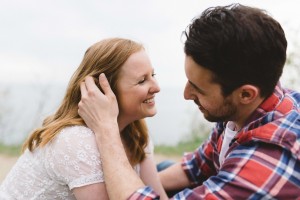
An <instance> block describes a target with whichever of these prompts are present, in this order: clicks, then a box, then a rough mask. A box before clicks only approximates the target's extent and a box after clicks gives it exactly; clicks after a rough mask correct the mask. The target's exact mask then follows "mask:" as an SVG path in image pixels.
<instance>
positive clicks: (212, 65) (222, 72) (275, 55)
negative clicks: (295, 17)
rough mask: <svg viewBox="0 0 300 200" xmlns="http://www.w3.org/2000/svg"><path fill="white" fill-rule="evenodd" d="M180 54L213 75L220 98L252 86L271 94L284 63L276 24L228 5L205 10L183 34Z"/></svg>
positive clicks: (282, 40) (284, 43)
mask: <svg viewBox="0 0 300 200" xmlns="http://www.w3.org/2000/svg"><path fill="white" fill-rule="evenodd" d="M184 33H185V35H186V41H185V45H184V51H185V54H186V55H187V56H191V57H192V58H193V60H194V61H195V62H196V63H197V64H199V65H200V66H202V67H204V68H206V69H208V70H210V71H212V72H213V81H214V82H216V83H218V84H220V85H221V88H222V92H223V95H224V96H227V95H229V94H231V93H232V92H233V91H234V90H235V89H237V88H238V87H240V86H242V85H244V84H252V85H255V86H257V87H258V88H260V92H261V96H262V97H267V96H269V95H271V94H272V92H273V91H274V88H275V86H276V84H277V82H278V80H279V78H280V76H281V74H282V70H283V66H284V64H285V61H286V48H287V41H286V38H285V34H284V31H283V29H282V27H281V26H280V24H279V23H278V22H277V21H276V20H274V19H273V18H272V17H271V16H269V15H268V14H267V13H266V12H265V11H264V10H260V9H258V8H252V7H248V6H243V5H240V4H232V5H229V6H224V7H221V6H219V7H212V8H208V9H206V10H205V11H204V12H203V13H202V14H201V15H200V16H199V17H197V18H195V19H194V20H193V21H192V24H191V25H190V26H189V27H188V29H187V31H185V32H184Z"/></svg>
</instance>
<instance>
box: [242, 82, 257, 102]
mask: <svg viewBox="0 0 300 200" xmlns="http://www.w3.org/2000/svg"><path fill="white" fill-rule="evenodd" d="M259 92H260V90H259V88H258V87H256V86H253V85H243V86H241V87H240V88H239V89H238V94H239V101H240V103H242V104H249V103H251V102H253V101H255V100H256V99H257V98H258V97H259Z"/></svg>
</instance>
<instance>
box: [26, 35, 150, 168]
mask: <svg viewBox="0 0 300 200" xmlns="http://www.w3.org/2000/svg"><path fill="white" fill-rule="evenodd" d="M143 49H144V47H143V46H142V45H141V44H139V43H137V42H134V41H132V40H128V39H123V38H110V39H105V40H102V41H100V42H98V43H96V44H94V45H92V46H91V47H90V48H88V49H87V51H86V52H85V55H84V57H83V60H82V62H81V64H80V66H79V67H78V69H77V70H76V71H75V73H74V74H73V76H72V78H71V80H70V82H69V84H68V87H67V90H66V94H65V96H64V99H63V101H62V103H61V105H60V107H59V108H58V110H57V111H56V112H55V113H54V114H53V115H51V116H48V117H47V118H46V119H45V120H44V121H43V124H42V126H41V127H40V128H37V129H36V130H34V131H33V132H32V134H31V135H30V136H29V138H28V139H27V140H26V141H25V143H24V145H23V148H22V151H23V152H24V151H25V150H26V149H29V150H30V151H33V150H34V149H36V148H37V147H44V146H45V145H46V144H47V143H48V142H50V141H51V140H52V139H53V138H54V137H55V136H56V135H57V134H58V133H59V132H60V131H61V130H62V129H63V128H65V127H67V126H72V125H85V123H84V121H83V119H82V118H81V117H80V116H79V115H78V103H79V101H80V99H81V92H80V83H81V82H82V81H84V79H85V77H86V76H92V77H94V79H95V82H96V83H98V77H99V75H100V74H101V73H105V75H106V77H107V78H108V80H109V82H110V85H111V88H112V90H113V91H114V93H115V94H116V97H117V98H118V94H117V93H116V92H117V90H116V89H117V88H116V87H117V81H118V75H119V72H120V69H121V67H122V65H123V64H124V63H125V61H126V60H127V59H128V58H129V56H130V55H132V54H133V53H136V52H138V51H140V50H143ZM98 87H99V84H98ZM121 137H122V140H123V141H124V143H125V148H126V151H127V152H130V157H129V160H130V163H131V164H132V165H134V164H137V163H139V162H141V161H142V160H143V159H144V158H145V152H144V149H145V147H146V145H147V144H148V129H147V126H146V123H145V121H144V120H143V119H140V120H137V121H134V122H132V123H131V124H129V125H128V126H127V127H125V128H124V130H123V131H122V133H121Z"/></svg>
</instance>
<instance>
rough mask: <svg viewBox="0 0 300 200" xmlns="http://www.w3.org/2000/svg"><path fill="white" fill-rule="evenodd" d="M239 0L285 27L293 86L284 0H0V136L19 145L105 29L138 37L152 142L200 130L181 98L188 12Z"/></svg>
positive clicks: (288, 82)
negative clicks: (154, 84) (147, 70)
mask: <svg viewBox="0 0 300 200" xmlns="http://www.w3.org/2000/svg"><path fill="white" fill-rule="evenodd" d="M234 2H239V3H241V4H244V5H250V6H256V7H259V8H263V9H265V10H267V11H268V12H269V13H270V14H271V15H272V16H273V17H274V18H275V19H277V20H278V21H279V22H280V23H281V25H282V27H283V28H284V30H285V32H286V36H287V39H288V42H289V45H288V62H287V65H286V68H285V72H284V76H283V81H282V84H283V85H284V86H288V87H290V88H293V89H298V90H299V89H300V81H299V78H298V76H299V74H300V69H299V65H300V63H299V54H300V53H299V52H300V51H299V50H300V49H299V42H300V40H299V39H300V38H299V34H298V32H299V28H300V24H299V17H300V14H299V12H298V6H296V3H297V1H292V0H286V1H282V0H273V1H269V0H240V1H227V0H220V1H214V0H180V1H179V0H178V1H176V0H163V1H161V0H151V1H150V0H145V1H140V0H126V1H122V0H110V1H105V0H89V1H78V0H72V1H70V0H43V1H39V0H26V1H22V0H14V1H10V0H1V5H0V24H1V33H0V35H1V37H0V143H1V144H3V145H19V144H21V143H22V142H23V141H24V139H25V138H26V137H27V136H28V134H29V133H30V132H31V131H32V130H33V129H34V128H36V127H38V126H39V125H40V124H41V122H42V120H43V119H44V118H45V117H46V116H47V115H49V114H52V113H53V112H55V110H56V109H57V107H58V105H59V104H60V102H61V100H62V97H63V95H64V92H65V89H66V86H67V84H68V81H69V79H70V77H71V76H72V74H73V72H74V71H75V70H76V68H77V67H78V66H79V64H80V62H81V60H82V58H83V54H84V52H85V51H86V49H87V48H88V47H89V46H91V45H92V44H93V43H95V42H97V41H99V40H101V39H104V38H107V37H126V38H130V39H133V40H137V41H139V42H142V43H143V44H144V45H145V47H146V50H147V52H148V53H149V56H150V59H151V60H152V64H153V66H154V68H155V71H156V74H157V79H158V82H159V83H160V86H161V92H160V93H159V94H158V95H157V96H156V102H157V103H156V105H157V109H158V114H157V115H156V116H155V117H153V118H149V119H147V121H148V126H149V129H150V134H151V137H152V139H153V141H154V144H155V145H171V146H172V145H177V144H178V142H179V141H180V140H186V139H193V138H195V137H202V136H205V135H206V134H207V132H208V130H209V128H210V127H211V126H212V125H211V124H209V123H207V122H206V121H205V120H204V119H203V118H202V116H201V113H199V111H198V108H197V107H196V106H194V105H193V103H192V102H188V101H185V100H184V98H183V89H184V86H185V81H186V77H185V74H184V68H183V61H184V54H183V44H182V42H181V40H180V36H181V33H182V31H183V30H185V28H186V27H187V25H188V24H189V23H190V22H191V20H192V19H193V18H194V17H195V16H197V15H199V14H200V13H201V12H202V11H203V10H204V9H206V8H207V7H210V6H216V5H227V4H230V3H234Z"/></svg>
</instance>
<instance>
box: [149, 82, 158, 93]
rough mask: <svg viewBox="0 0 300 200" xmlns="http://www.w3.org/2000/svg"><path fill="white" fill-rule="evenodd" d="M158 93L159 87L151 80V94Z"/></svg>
mask: <svg viewBox="0 0 300 200" xmlns="http://www.w3.org/2000/svg"><path fill="white" fill-rule="evenodd" d="M159 91H160V87H159V85H158V82H157V80H156V79H154V80H153V83H152V86H151V88H150V92H151V93H158V92H159Z"/></svg>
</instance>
